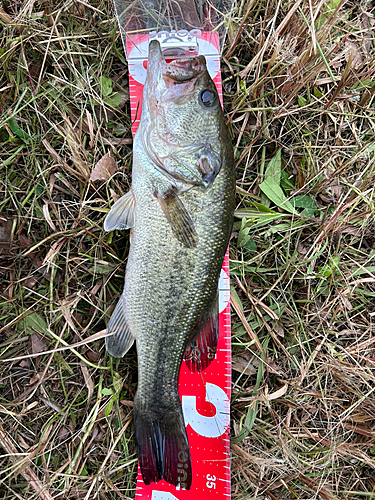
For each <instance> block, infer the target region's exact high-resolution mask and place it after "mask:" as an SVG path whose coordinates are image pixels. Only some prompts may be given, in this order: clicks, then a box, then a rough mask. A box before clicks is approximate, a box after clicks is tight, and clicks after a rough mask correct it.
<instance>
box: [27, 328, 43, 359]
mask: <svg viewBox="0 0 375 500" xmlns="http://www.w3.org/2000/svg"><path fill="white" fill-rule="evenodd" d="M29 347H30V350H31V352H32V354H38V353H40V352H43V351H45V350H46V349H47V346H46V344H45V342H44V340H43V339H42V337H41V336H40V335H38V334H37V333H33V334H32V335H30V340H29Z"/></svg>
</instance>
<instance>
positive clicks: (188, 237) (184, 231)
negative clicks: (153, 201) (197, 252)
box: [155, 189, 197, 248]
mask: <svg viewBox="0 0 375 500" xmlns="http://www.w3.org/2000/svg"><path fill="white" fill-rule="evenodd" d="M155 196H156V197H157V199H158V201H159V203H160V206H161V209H162V210H163V212H164V215H165V216H166V218H167V219H168V222H169V224H170V225H171V228H172V230H173V232H174V234H175V236H176V237H177V239H178V240H179V241H180V242H181V243H183V244H184V245H185V246H187V247H188V248H194V247H195V246H197V233H196V231H195V227H194V223H193V221H192V219H191V217H190V215H189V212H188V211H187V210H186V208H185V206H184V204H183V203H182V201H181V200H180V198H179V197H178V196H177V194H176V193H175V191H174V190H173V189H169V190H168V191H166V192H165V193H163V194H159V193H155Z"/></svg>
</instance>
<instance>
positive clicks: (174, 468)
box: [133, 400, 192, 490]
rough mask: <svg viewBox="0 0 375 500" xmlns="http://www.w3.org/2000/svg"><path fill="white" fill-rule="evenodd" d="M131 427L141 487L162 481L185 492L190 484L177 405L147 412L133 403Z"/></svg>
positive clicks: (189, 466) (183, 431) (189, 460)
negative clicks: (134, 440) (134, 439)
mask: <svg viewBox="0 0 375 500" xmlns="http://www.w3.org/2000/svg"><path fill="white" fill-rule="evenodd" d="M133 412H134V426H135V438H136V442H137V452H138V460H139V465H140V468H141V472H142V477H143V481H144V483H145V484H150V483H157V482H158V481H160V480H161V479H165V480H166V481H167V483H170V484H173V485H174V486H180V487H181V488H183V489H185V490H189V489H190V487H191V481H192V470H191V459H190V450H189V442H188V439H187V434H186V429H185V423H184V417H183V416H182V408H181V403H180V402H179V406H178V407H175V408H172V409H171V408H166V409H156V410H151V409H150V408H147V407H146V408H145V407H144V406H143V405H140V404H137V400H135V401H134V408H133Z"/></svg>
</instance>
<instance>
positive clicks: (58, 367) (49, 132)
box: [0, 0, 375, 500]
mask: <svg viewBox="0 0 375 500" xmlns="http://www.w3.org/2000/svg"><path fill="white" fill-rule="evenodd" d="M373 9H374V5H373V3H372V2H369V1H357V2H351V1H345V0H342V1H338V0H333V1H325V0H322V1H318V0H299V1H297V2H295V1H288V0H278V1H276V0H260V1H254V0H248V1H245V0H242V1H240V2H239V3H238V4H237V6H236V7H235V10H234V16H233V19H232V21H231V22H230V25H229V30H228V38H227V42H226V46H225V49H224V52H223V55H224V57H223V61H222V74H223V89H224V104H225V112H226V113H227V117H228V121H229V126H230V129H231V132H232V137H233V145H234V148H235V157H236V163H237V208H236V217H235V223H234V229H233V235H232V239H231V243H230V259H231V260H230V266H231V284H232V295H231V302H232V306H233V309H232V329H233V335H232V337H233V338H232V341H233V396H232V404H231V409H232V415H231V419H232V420H231V422H232V428H231V436H232V445H231V447H232V496H233V499H245V498H246V499H248V500H250V499H257V500H263V499H264V500H266V499H267V500H269V499H271V500H287V499H301V500H302V499H323V500H334V499H362V498H364V499H371V498H375V439H374V438H375V394H374V393H375V370H374V368H375V351H374V349H375V331H374V321H375V232H374V213H375V209H374V201H375V198H374V189H375V166H374V152H375V146H374V128H375V127H374V111H375V105H374V97H373V96H374V90H375V85H374V76H373V75H374V72H375V59H374V56H375V47H374V25H375V19H374V15H373ZM0 62H1V66H0V276H1V278H0V360H1V363H0V419H1V424H0V449H1V451H0V470H1V472H0V495H1V498H4V499H6V500H8V499H34V498H35V499H36V498H41V499H42V500H50V499H51V498H56V499H59V500H62V499H66V498H69V499H71V500H78V499H94V498H95V499H96V498H97V499H101V500H102V499H115V498H116V499H117V498H120V499H124V498H134V495H135V480H136V465H137V459H136V453H135V443H134V433H133V424H132V401H133V397H134V393H135V389H136V355H135V351H134V350H132V351H131V352H130V353H129V354H128V355H127V356H126V362H123V361H122V362H116V361H115V360H111V359H110V358H109V357H108V356H106V354H105V350H104V348H103V339H100V338H98V339H97V340H95V337H94V340H93V341H92V342H91V343H90V344H87V343H81V344H79V343H80V342H82V341H84V340H85V339H87V338H88V337H90V336H92V335H94V334H96V333H98V332H102V331H103V329H105V325H106V322H107V321H108V318H109V316H110V313H111V311H112V309H113V306H114V304H115V302H116V299H117V297H118V296H119V294H120V293H121V291H122V287H123V279H124V260H126V256H127V252H128V247H129V241H128V234H127V233H126V232H125V233H119V232H117V233H115V234H112V233H111V234H105V233H104V232H103V230H102V225H103V219H104V216H105V214H106V212H107V210H108V206H109V204H110V202H113V200H114V199H116V197H118V196H119V195H121V194H123V193H125V192H126V191H127V189H128V187H129V185H130V182H131V177H130V174H131V159H132V156H131V153H132V149H131V147H132V146H131V142H132V135H131V122H130V105H129V99H128V87H127V84H128V73H127V64H126V60H125V56H124V52H123V48H122V44H121V40H120V37H119V33H118V28H117V25H116V22H115V19H114V13H113V7H112V3H111V1H110V0H94V1H92V2H86V1H84V0H44V1H43V0H39V1H37V0H23V1H17V2H14V1H10V0H2V2H1V3H0ZM93 171H94V172H95V174H94V175H96V177H97V180H91V181H90V175H91V173H92V172H93ZM99 337H100V333H99ZM91 340H92V339H91ZM73 343H78V346H77V347H75V348H74V349H67V350H60V351H56V349H57V348H61V347H64V346H65V345H71V344H73ZM47 350H52V351H53V352H51V353H50V354H44V355H42V356H40V355H39V356H38V353H40V352H45V351H47ZM30 355H32V356H30ZM13 358H20V359H16V360H14V361H6V362H5V361H4V360H9V359H13Z"/></svg>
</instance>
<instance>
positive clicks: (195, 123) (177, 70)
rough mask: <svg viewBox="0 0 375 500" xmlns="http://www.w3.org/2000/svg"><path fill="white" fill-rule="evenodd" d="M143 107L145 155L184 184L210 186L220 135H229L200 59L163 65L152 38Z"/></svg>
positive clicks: (220, 151) (220, 147)
mask: <svg viewBox="0 0 375 500" xmlns="http://www.w3.org/2000/svg"><path fill="white" fill-rule="evenodd" d="M143 106H144V112H143V113H144V114H142V120H144V122H146V123H147V125H146V127H145V128H144V133H143V141H144V143H145V144H146V148H145V149H146V151H148V152H150V154H151V155H152V156H153V158H154V159H155V162H156V163H157V162H159V165H162V168H163V169H164V170H165V171H166V172H167V173H168V174H169V175H172V177H174V178H175V179H178V180H179V181H180V182H182V183H183V184H184V183H185V185H186V186H190V187H191V186H199V187H200V188H202V189H206V188H207V187H209V186H210V185H211V184H212V183H213V181H214V179H215V177H216V176H217V174H218V172H219V171H220V168H221V165H222V157H223V140H222V139H223V135H224V136H225V137H224V138H225V139H226V142H228V137H229V136H228V132H227V129H226V125H225V120H224V115H223V112H222V109H221V105H220V100H219V96H218V93H217V90H216V87H215V84H214V82H213V81H212V79H211V77H210V75H209V73H208V71H207V65H206V59H205V58H204V56H197V57H188V58H182V59H175V60H172V61H170V62H166V61H165V59H164V57H163V54H162V51H161V48H160V44H159V42H158V41H156V40H153V41H152V42H151V43H150V45H149V57H148V66H147V81H146V85H145V89H144V105H143ZM144 115H146V116H144ZM142 120H141V122H142ZM224 142H225V141H224ZM229 142H230V139H229ZM230 147H231V146H230Z"/></svg>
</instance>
